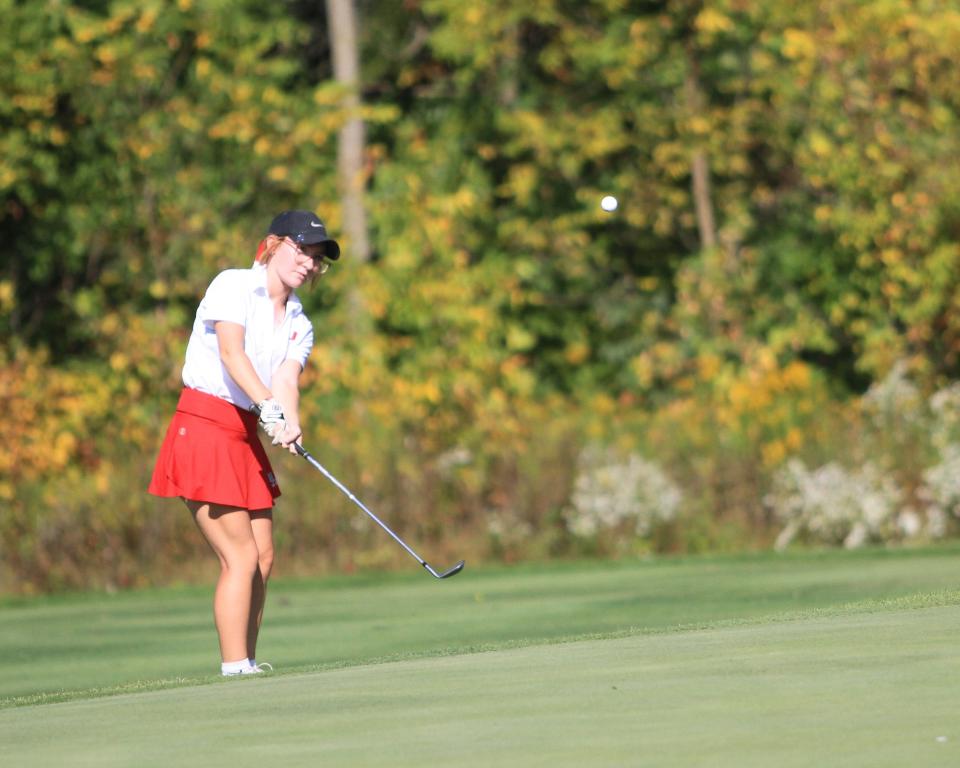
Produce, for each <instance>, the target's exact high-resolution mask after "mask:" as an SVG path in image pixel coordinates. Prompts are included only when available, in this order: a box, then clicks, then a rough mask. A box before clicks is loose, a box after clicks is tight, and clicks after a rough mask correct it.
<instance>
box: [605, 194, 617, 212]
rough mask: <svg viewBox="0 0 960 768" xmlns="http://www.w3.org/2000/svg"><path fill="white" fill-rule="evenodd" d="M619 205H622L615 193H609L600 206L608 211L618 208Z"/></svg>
mask: <svg viewBox="0 0 960 768" xmlns="http://www.w3.org/2000/svg"><path fill="white" fill-rule="evenodd" d="M618 205H620V203H618V202H617V198H615V197H614V196H613V195H607V196H606V197H604V198H603V200H601V201H600V207H601V208H603V210H605V211H607V212H610V211H615V210H617V206H618Z"/></svg>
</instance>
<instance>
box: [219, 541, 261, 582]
mask: <svg viewBox="0 0 960 768" xmlns="http://www.w3.org/2000/svg"><path fill="white" fill-rule="evenodd" d="M220 561H221V563H222V564H223V567H224V570H227V571H230V572H231V573H238V574H241V575H243V576H251V577H252V576H253V574H255V573H256V572H257V568H258V567H259V565H260V553H259V551H258V550H257V545H256V544H255V543H254V542H253V541H250V542H247V543H245V544H239V545H237V546H234V547H229V548H226V549H225V550H224V551H222V552H221V553H220Z"/></svg>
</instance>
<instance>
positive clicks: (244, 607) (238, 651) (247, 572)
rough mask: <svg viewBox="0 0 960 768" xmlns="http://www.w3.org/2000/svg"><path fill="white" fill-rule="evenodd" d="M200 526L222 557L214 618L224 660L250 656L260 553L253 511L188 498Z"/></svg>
mask: <svg viewBox="0 0 960 768" xmlns="http://www.w3.org/2000/svg"><path fill="white" fill-rule="evenodd" d="M186 503H187V507H188V508H189V510H190V512H191V513H192V514H193V519H194V520H195V521H196V523H197V527H199V528H200V531H201V532H202V533H203V535H204V538H206V540H207V542H208V543H209V544H210V547H211V548H212V549H213V551H214V553H216V555H217V557H218V558H219V560H220V578H219V579H218V580H217V588H216V592H215V593H214V598H213V619H214V622H215V624H216V626H217V634H218V635H219V636H220V656H221V657H222V659H223V660H224V661H240V660H242V659H246V658H249V656H248V655H247V635H248V628H249V624H250V614H251V610H250V606H251V602H252V599H253V583H254V576H255V574H256V573H257V570H258V567H259V553H258V550H257V543H256V540H255V539H254V534H253V526H252V525H251V521H250V512H249V511H247V510H246V509H235V508H232V507H224V506H220V505H218V504H206V503H202V502H198V501H189V500H188V501H187V502H186Z"/></svg>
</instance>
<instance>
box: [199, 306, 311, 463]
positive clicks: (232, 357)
mask: <svg viewBox="0 0 960 768" xmlns="http://www.w3.org/2000/svg"><path fill="white" fill-rule="evenodd" d="M213 327H214V330H215V331H216V332H217V343H218V344H219V346H220V360H221V361H222V362H223V366H224V367H225V368H226V369H227V373H229V374H230V378H232V379H233V380H234V381H235V382H236V383H237V386H239V387H240V389H242V390H243V391H244V392H245V393H246V395H247V397H249V398H250V399H251V400H253V402H255V403H260V402H263V401H264V400H269V399H271V398H273V399H275V400H276V401H277V402H278V403H280V407H281V408H282V409H283V417H284V421H285V422H286V426H285V427H284V430H283V432H281V433H280V435H278V438H279V443H280V444H281V445H282V446H283V447H284V448H287V449H289V451H290V453H296V452H297V449H296V448H295V447H294V443H296V442H298V441H299V440H300V436H301V434H302V432H301V430H300V414H299V408H300V363H298V362H297V361H296V360H284V361H283V363H282V364H281V365H280V367H279V368H278V369H277V371H276V373H274V374H273V381H272V389H273V391H272V392H271V391H270V390H269V389H267V387H266V386H265V385H264V383H263V382H262V381H261V380H260V376H259V374H258V373H257V372H256V370H254V367H253V363H251V362H250V358H249V357H247V353H246V352H245V351H244V349H243V338H244V328H243V326H242V325H239V324H237V323H229V322H226V321H223V320H221V321H218V322H216V323H214V326H213ZM274 442H278V440H277V438H274Z"/></svg>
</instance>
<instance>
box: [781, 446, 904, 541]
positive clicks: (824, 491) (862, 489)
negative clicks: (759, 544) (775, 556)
mask: <svg viewBox="0 0 960 768" xmlns="http://www.w3.org/2000/svg"><path fill="white" fill-rule="evenodd" d="M903 496H904V494H903V491H902V490H901V489H900V488H898V487H897V485H896V483H894V481H893V480H892V478H890V477H889V476H886V475H883V474H881V473H880V472H879V471H878V470H877V469H876V467H875V466H874V465H872V464H866V465H865V466H863V467H861V468H860V469H856V470H853V471H850V470H847V469H845V468H844V467H842V466H840V465H839V464H836V463H833V462H831V463H829V464H826V465H824V466H822V467H819V468H818V469H815V470H812V471H811V470H808V469H807V467H806V466H805V465H804V464H803V462H801V461H799V460H797V459H793V460H791V461H789V462H787V465H786V466H785V467H784V468H783V469H782V470H781V471H780V472H778V473H777V475H776V476H775V477H774V483H773V489H772V491H771V493H770V494H769V495H768V496H767V497H766V498H765V499H764V501H765V502H766V504H767V505H768V507H770V509H772V510H773V512H774V514H775V515H776V517H777V518H778V519H780V520H781V522H783V523H784V528H783V530H782V531H781V533H780V535H779V536H778V537H777V541H776V544H775V546H776V547H777V549H783V548H784V547H786V546H787V545H788V544H789V543H790V542H791V541H792V540H793V539H794V538H796V537H797V536H798V535H800V534H801V533H806V534H807V535H809V536H810V537H811V538H812V539H814V540H816V541H820V542H824V543H829V544H840V543H842V544H843V545H844V546H845V547H848V548H853V547H859V546H862V545H863V544H865V543H867V542H870V541H882V540H884V539H885V538H886V537H888V536H890V535H892V534H893V533H895V532H896V530H897V520H898V514H899V512H900V509H901V506H902V502H903Z"/></svg>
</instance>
